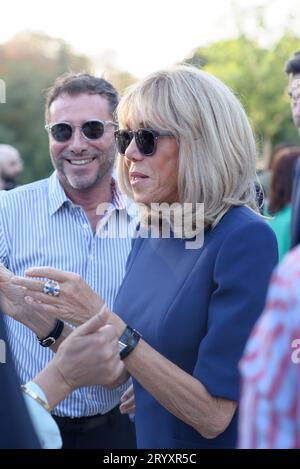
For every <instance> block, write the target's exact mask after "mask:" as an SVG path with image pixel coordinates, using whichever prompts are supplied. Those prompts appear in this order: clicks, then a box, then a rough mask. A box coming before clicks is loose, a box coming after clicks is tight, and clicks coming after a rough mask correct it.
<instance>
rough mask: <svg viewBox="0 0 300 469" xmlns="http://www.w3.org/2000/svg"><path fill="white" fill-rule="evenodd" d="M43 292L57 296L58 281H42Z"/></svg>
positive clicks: (58, 292) (58, 289)
mask: <svg viewBox="0 0 300 469" xmlns="http://www.w3.org/2000/svg"><path fill="white" fill-rule="evenodd" d="M43 292H44V293H46V295H51V296H59V294H60V286H59V283H58V282H56V281H55V280H47V281H46V282H45V283H44V286H43Z"/></svg>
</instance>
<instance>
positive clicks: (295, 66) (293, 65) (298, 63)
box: [285, 50, 300, 75]
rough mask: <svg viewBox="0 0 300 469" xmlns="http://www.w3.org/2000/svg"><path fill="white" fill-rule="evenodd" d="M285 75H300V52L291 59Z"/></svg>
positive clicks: (287, 64)
mask: <svg viewBox="0 0 300 469" xmlns="http://www.w3.org/2000/svg"><path fill="white" fill-rule="evenodd" d="M285 73H286V74H287V75H289V74H290V73H291V74H292V75H296V74H297V73H300V50H298V51H297V52H295V53H294V55H293V57H291V58H290V59H289V60H288V62H287V63H286V66H285Z"/></svg>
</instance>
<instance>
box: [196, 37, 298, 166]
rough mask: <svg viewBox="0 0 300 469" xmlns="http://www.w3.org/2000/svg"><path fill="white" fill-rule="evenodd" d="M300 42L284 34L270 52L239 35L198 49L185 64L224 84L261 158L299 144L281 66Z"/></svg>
mask: <svg viewBox="0 0 300 469" xmlns="http://www.w3.org/2000/svg"><path fill="white" fill-rule="evenodd" d="M299 42H300V38H299V37H297V36H295V35H292V34H290V33H286V34H284V35H283V36H282V37H281V38H280V39H279V40H278V41H277V42H276V43H274V44H273V45H272V46H270V47H269V48H266V47H262V46H260V45H259V44H258V43H257V42H256V41H255V40H253V39H250V38H248V37H246V36H245V35H243V34H241V35H240V37H239V38H237V39H230V40H226V41H218V42H216V43H213V44H211V45H209V46H206V47H200V48H198V49H197V50H196V51H195V53H194V55H193V57H192V58H191V59H189V60H188V62H190V63H193V64H195V65H196V66H198V67H200V68H203V70H206V71H208V72H210V73H212V74H214V75H215V76H217V77H219V78H220V79H221V80H223V81H224V82H225V83H226V84H227V85H228V86H229V87H230V88H231V89H232V90H233V91H234V93H235V94H236V95H237V97H238V98H239V99H240V100H241V102H242V103H243V105H244V107H245V109H246V112H247V114H248V116H249V117H250V121H251V123H252V126H253V129H254V132H255V134H256V137H257V141H258V144H259V145H258V147H259V149H260V152H261V154H262V156H263V157H264V158H265V159H267V158H268V157H269V154H270V150H271V147H272V146H273V145H275V144H277V143H279V142H280V141H292V142H295V143H299V141H298V136H297V132H296V131H295V129H294V126H293V123H292V119H291V112H290V106H289V99H288V95H287V78H286V75H285V73H284V64H285V62H286V61H287V59H288V58H289V57H290V56H291V55H292V53H293V52H294V51H295V50H298V49H299Z"/></svg>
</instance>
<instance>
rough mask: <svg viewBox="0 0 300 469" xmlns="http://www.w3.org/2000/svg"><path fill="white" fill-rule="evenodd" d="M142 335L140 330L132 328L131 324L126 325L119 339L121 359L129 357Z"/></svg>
mask: <svg viewBox="0 0 300 469" xmlns="http://www.w3.org/2000/svg"><path fill="white" fill-rule="evenodd" d="M141 337H142V336H141V334H140V333H139V332H138V331H136V330H135V329H132V327H130V326H126V328H125V329H124V331H123V333H122V334H121V336H120V338H119V341H118V343H119V349H120V358H121V360H124V358H126V357H128V355H129V354H130V353H131V352H132V351H133V350H134V349H135V347H136V346H137V344H138V342H139V340H140V339H141Z"/></svg>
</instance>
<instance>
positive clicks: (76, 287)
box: [11, 267, 104, 325]
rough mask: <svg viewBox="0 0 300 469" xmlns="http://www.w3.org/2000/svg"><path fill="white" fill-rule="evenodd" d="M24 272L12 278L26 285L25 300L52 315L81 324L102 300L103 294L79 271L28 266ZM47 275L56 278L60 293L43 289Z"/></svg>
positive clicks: (99, 306)
mask: <svg viewBox="0 0 300 469" xmlns="http://www.w3.org/2000/svg"><path fill="white" fill-rule="evenodd" d="M25 274H26V277H14V278H12V279H11V282H12V284H13V285H18V286H19V287H24V288H26V295H25V296H26V298H25V301H26V303H27V304H30V305H31V306H33V305H34V307H35V310H36V311H43V312H45V313H46V314H48V315H50V316H52V317H53V318H59V319H61V320H62V321H66V322H69V323H71V324H74V325H80V324H83V323H85V322H86V321H88V320H89V319H90V318H91V317H93V316H94V315H95V314H96V313H97V312H98V311H99V310H100V308H101V307H102V306H103V304H104V302H103V300H102V298H100V296H99V295H98V294H97V293H96V292H94V290H93V289H92V288H91V287H90V286H89V285H88V284H87V283H86V282H85V281H84V280H83V279H82V278H81V277H80V275H78V274H74V273H72V272H64V271H62V270H59V269H54V268H51V267H36V268H31V269H28V270H27V271H26V272H25ZM34 277H35V278H34ZM36 278H44V279H45V280H37V279H36ZM47 279H50V280H54V281H56V282H58V284H59V288H60V293H59V296H51V295H47V294H45V293H44V292H43V288H44V285H45V281H46V280H47Z"/></svg>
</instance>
